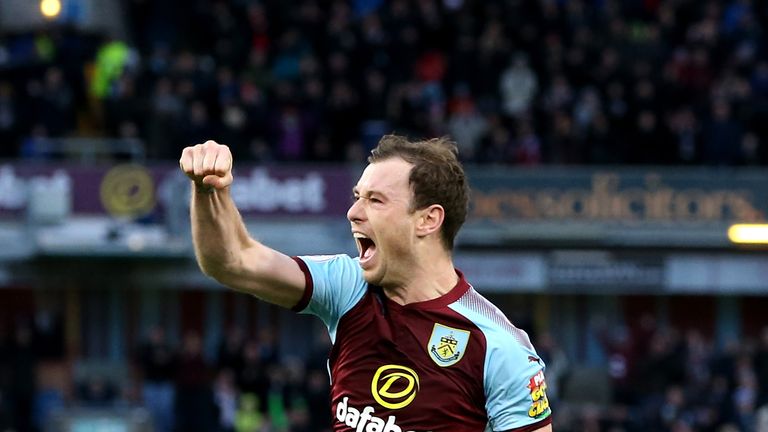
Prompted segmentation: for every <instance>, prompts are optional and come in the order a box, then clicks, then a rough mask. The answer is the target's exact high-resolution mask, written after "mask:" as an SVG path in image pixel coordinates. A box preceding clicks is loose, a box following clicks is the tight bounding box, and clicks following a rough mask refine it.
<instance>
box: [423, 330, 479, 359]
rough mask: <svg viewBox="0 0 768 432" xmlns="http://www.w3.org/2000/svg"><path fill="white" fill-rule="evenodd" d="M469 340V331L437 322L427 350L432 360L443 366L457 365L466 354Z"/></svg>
mask: <svg viewBox="0 0 768 432" xmlns="http://www.w3.org/2000/svg"><path fill="white" fill-rule="evenodd" d="M468 342H469V331H468V330H461V329H457V328H453V327H448V326H445V325H442V324H437V323H435V326H434V327H433V328H432V336H430V337H429V342H427V351H428V352H429V356H430V357H431V358H432V360H433V361H434V362H435V363H436V364H437V365H438V366H441V367H447V366H452V365H455V364H456V363H458V362H459V360H461V358H462V357H463V356H464V352H465V351H466V350H467V343H468Z"/></svg>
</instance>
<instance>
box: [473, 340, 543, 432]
mask: <svg viewBox="0 0 768 432" xmlns="http://www.w3.org/2000/svg"><path fill="white" fill-rule="evenodd" d="M485 363H486V364H485V366H486V370H485V378H484V386H485V393H486V411H487V412H488V419H489V422H490V426H491V427H492V430H494V431H521V432H522V431H530V430H536V429H538V428H540V427H543V426H545V425H546V424H548V423H549V422H550V421H551V419H550V414H551V411H550V408H549V400H548V399H547V394H546V390H547V383H546V380H545V379H544V368H545V366H544V362H543V361H542V360H541V358H540V357H538V355H537V354H536V351H535V350H533V349H532V348H530V347H526V346H523V345H521V344H519V343H515V341H509V343H495V344H493V345H492V346H491V345H489V346H488V351H487V352H486V362H485Z"/></svg>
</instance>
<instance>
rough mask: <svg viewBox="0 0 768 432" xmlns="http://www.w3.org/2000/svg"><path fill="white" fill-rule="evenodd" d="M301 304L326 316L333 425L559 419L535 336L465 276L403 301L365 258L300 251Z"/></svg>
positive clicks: (502, 427) (499, 425)
mask: <svg viewBox="0 0 768 432" xmlns="http://www.w3.org/2000/svg"><path fill="white" fill-rule="evenodd" d="M294 259H295V260H296V262H297V263H298V264H299V266H300V267H301V269H302V271H303V272H304V275H305V280H306V289H305V292H304V297H303V298H302V300H301V301H300V302H299V304H297V305H296V307H295V308H294V310H296V311H299V312H301V313H306V314H312V315H316V316H318V317H319V318H320V319H322V320H323V322H324V323H325V325H326V326H327V327H328V331H329V333H330V336H331V340H332V342H333V348H332V349H331V353H330V356H329V362H328V365H329V372H330V377H331V410H332V415H333V430H334V431H356V432H408V431H414V432H417V431H418V432H423V431H434V432H444V431H451V432H483V431H485V430H492V431H497V432H498V431H533V430H536V429H538V428H541V427H543V426H546V425H547V424H549V423H550V422H551V418H550V409H549V402H548V400H547V396H546V381H545V379H544V364H543V362H542V361H541V359H540V358H539V357H538V355H537V354H536V351H535V350H534V348H533V346H532V345H531V343H530V341H529V339H528V335H527V334H526V333H525V332H524V331H522V330H520V329H518V328H516V327H514V326H513V325H512V324H510V322H509V320H507V318H506V317H505V316H504V314H503V313H502V312H501V311H500V310H499V309H498V308H496V307H495V306H494V305H493V304H491V303H490V302H489V301H488V300H486V299H485V298H484V297H482V296H481V295H480V294H479V293H478V292H477V291H475V290H474V288H472V286H470V285H469V284H468V283H467V281H466V280H465V279H464V276H463V275H462V274H461V273H460V272H458V271H457V273H458V275H459V282H458V284H457V285H456V286H455V287H454V288H453V289H452V290H451V291H450V292H448V293H447V294H445V295H443V296H441V297H438V298H436V299H432V300H428V301H424V302H418V303H411V304H407V305H400V304H398V303H396V302H394V301H392V300H390V299H389V298H387V297H386V296H385V295H384V293H383V291H382V290H381V288H379V287H376V286H371V285H369V284H368V283H367V282H366V281H365V280H364V279H363V275H362V269H361V268H360V266H359V265H358V262H357V258H351V257H349V256H347V255H333V256H303V257H298V258H294Z"/></svg>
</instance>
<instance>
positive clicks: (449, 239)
mask: <svg viewBox="0 0 768 432" xmlns="http://www.w3.org/2000/svg"><path fill="white" fill-rule="evenodd" d="M393 157H399V158H402V159H403V160H405V161H406V162H408V163H410V164H411V165H413V168H412V169H411V173H410V176H409V178H408V183H409V184H410V186H411V188H412V189H413V201H412V202H411V211H412V212H413V211H415V210H417V209H423V208H426V207H428V206H430V205H432V204H439V205H441V206H442V207H443V209H445V219H444V220H443V226H442V231H441V235H442V240H443V245H444V246H445V247H446V249H447V250H448V251H450V250H452V249H453V243H454V239H455V238H456V234H457V233H458V232H459V228H461V226H462V225H463V224H464V221H465V220H466V219H467V208H468V205H469V185H468V183H467V177H466V175H465V174H464V168H463V167H462V166H461V163H460V162H459V159H458V148H457V147H456V143H454V142H453V141H452V140H451V139H450V138H448V137H441V138H432V139H428V140H424V141H413V142H411V141H409V140H408V139H407V138H405V137H402V136H398V135H384V136H383V137H382V138H381V140H379V144H378V145H377V146H376V148H374V149H373V150H371V155H370V156H368V163H374V162H379V161H383V160H385V159H390V158H393Z"/></svg>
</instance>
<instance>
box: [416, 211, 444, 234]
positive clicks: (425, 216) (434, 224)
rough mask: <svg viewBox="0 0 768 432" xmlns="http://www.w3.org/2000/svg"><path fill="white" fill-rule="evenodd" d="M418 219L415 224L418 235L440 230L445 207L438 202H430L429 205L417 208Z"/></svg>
mask: <svg viewBox="0 0 768 432" xmlns="http://www.w3.org/2000/svg"><path fill="white" fill-rule="evenodd" d="M419 213H420V215H419V220H418V225H417V226H416V235H417V236H419V237H426V236H428V235H430V234H432V233H437V232H439V231H440V227H442V226H443V220H445V209H444V208H443V206H441V205H440V204H432V205H431V206H429V207H427V208H424V209H422V210H419Z"/></svg>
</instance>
